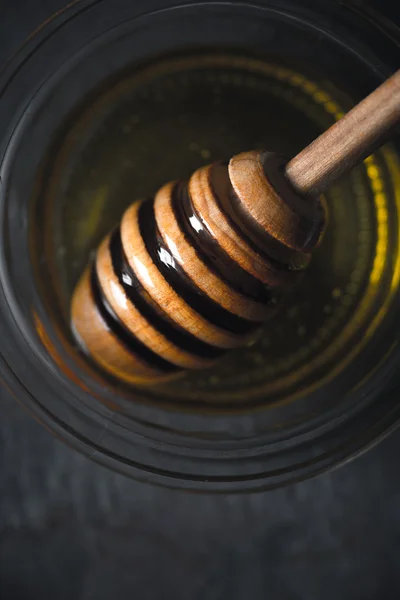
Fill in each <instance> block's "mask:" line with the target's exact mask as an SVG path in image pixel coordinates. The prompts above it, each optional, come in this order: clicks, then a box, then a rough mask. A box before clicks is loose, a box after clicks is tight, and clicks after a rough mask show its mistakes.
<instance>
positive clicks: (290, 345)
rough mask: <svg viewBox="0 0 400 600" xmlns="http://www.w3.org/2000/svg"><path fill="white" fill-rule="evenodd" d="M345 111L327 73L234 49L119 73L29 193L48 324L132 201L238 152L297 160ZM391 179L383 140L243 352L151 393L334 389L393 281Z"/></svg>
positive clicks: (344, 100) (238, 394)
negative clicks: (35, 197)
mask: <svg viewBox="0 0 400 600" xmlns="http://www.w3.org/2000/svg"><path fill="white" fill-rule="evenodd" d="M351 105H352V100H351V97H349V96H348V95H347V94H346V93H345V92H344V91H343V90H339V89H338V88H337V87H336V86H335V85H333V84H332V83H330V82H328V81H325V80H324V78H323V77H322V76H321V77H318V76H315V74H313V75H312V76H311V75H309V74H306V73H305V72H302V71H301V70H300V69H299V68H298V67H293V66H290V65H282V64H278V63H276V62H274V61H268V60H265V59H260V58H255V57H250V56H242V55H240V54H238V53H229V52H218V53H217V52H214V53H193V55H191V56H190V55H189V56H188V55H185V56H184V57H183V56H173V57H166V58H163V59H159V60H157V61H155V62H153V63H150V64H147V65H145V66H142V67H140V68H135V69H132V71H129V70H128V71H124V72H123V73H120V74H119V76H117V77H115V78H113V81H110V82H108V83H107V84H106V85H104V86H103V87H102V88H101V89H99V90H97V91H96V94H94V95H91V97H90V98H89V97H88V98H87V99H86V101H85V102H84V103H83V104H82V106H81V107H80V108H79V109H78V110H76V111H75V113H74V115H71V118H70V119H69V120H68V122H66V123H64V124H63V125H62V126H61V128H60V131H59V132H58V136H57V141H56V142H55V144H54V147H53V148H52V149H51V152H50V153H49V155H48V157H47V159H46V166H45V168H44V170H45V172H46V174H47V175H46V177H43V178H42V185H41V187H40V189H39V190H38V192H37V193H39V194H40V195H41V196H42V197H44V198H45V202H43V215H42V217H41V216H40V214H39V215H38V218H41V219H42V233H43V234H44V235H43V243H42V244H41V245H40V253H41V259H42V261H43V263H45V264H46V269H48V271H49V274H50V282H51V284H50V286H49V288H48V289H47V292H46V293H47V294H48V298H49V306H50V307H51V311H52V312H53V314H54V318H55V319H57V320H58V321H59V322H60V323H62V324H63V326H64V327H65V329H66V330H67V329H68V323H69V304H70V299H71V294H72V292H73V289H74V285H75V283H76V281H77V279H78V277H79V276H80V274H81V272H82V271H83V269H84V267H85V265H86V263H87V261H88V259H89V257H90V254H91V252H92V251H93V250H94V249H95V248H96V246H97V244H98V243H99V242H100V240H101V239H102V237H103V236H104V235H105V234H106V233H107V232H108V231H109V230H110V228H111V227H112V226H114V225H115V224H116V223H117V222H118V220H119V219H120V217H121V214H122V212H123V211H124V209H125V208H126V207H127V206H128V205H129V204H131V203H132V202H133V201H134V200H135V199H140V198H143V197H147V196H149V195H152V194H154V192H155V191H156V190H157V188H158V187H160V186H161V185H162V184H164V183H165V182H166V181H169V180H172V179H175V178H185V177H188V176H189V175H190V174H191V173H192V172H193V171H194V170H195V169H196V168H198V167H199V166H200V165H202V164H207V163H209V162H212V161H213V160H219V159H227V158H229V157H230V156H232V155H234V154H236V153H238V152H241V151H243V150H248V149H252V148H265V149H266V150H272V151H276V152H278V153H281V154H284V155H286V156H289V157H290V156H293V155H294V154H295V153H296V152H298V151H299V150H300V149H301V148H303V147H304V146H306V145H307V144H308V143H309V142H310V141H311V140H312V139H314V138H315V137H316V136H317V135H318V134H319V133H321V132H322V131H324V130H325V129H327V128H328V127H329V126H330V125H331V124H332V123H334V122H335V120H337V119H339V118H340V117H341V116H342V115H343V113H344V112H345V111H346V110H348V109H349V108H350V106H351ZM260 123H262V124H263V126H262V127H261V126H260ZM398 177H399V175H398V157H397V154H396V152H395V150H394V149H393V148H391V147H390V146H386V147H384V148H383V149H381V150H380V151H378V152H377V153H375V154H374V155H373V156H371V157H369V158H368V159H367V160H366V161H365V162H364V164H363V165H361V166H359V167H357V168H356V169H354V170H353V171H352V172H351V173H350V174H349V175H348V176H346V177H344V178H342V179H341V180H340V181H338V182H337V183H336V184H335V185H334V186H333V187H332V188H331V189H330V190H329V192H328V193H327V194H326V196H325V197H324V202H325V204H326V207H327V213H328V219H329V222H328V227H327V232H326V234H325V237H324V240H323V242H322V244H321V246H320V248H319V249H318V251H317V252H316V253H315V255H314V257H313V260H312V263H311V265H310V267H309V268H308V270H307V272H306V274H305V276H304V278H303V280H302V281H301V283H300V284H299V285H298V286H297V287H296V288H294V289H293V290H292V291H291V292H289V293H288V294H287V295H286V296H285V297H283V298H282V299H281V300H280V310H279V312H278V314H277V315H276V316H275V317H273V318H272V319H271V320H270V321H268V322H267V323H266V324H265V327H264V328H263V330H262V331H261V332H260V334H259V335H258V337H257V338H256V339H255V340H253V341H252V343H251V344H249V346H248V347H247V348H245V349H241V350H237V351H232V352H231V353H230V354H229V355H228V356H226V357H225V358H223V359H222V360H221V361H220V362H218V363H217V364H216V365H215V366H214V367H212V368H209V369H205V370H202V371H200V372H190V373H189V372H186V373H184V374H183V375H182V376H179V378H176V379H174V380H171V381H170V382H168V383H162V384H159V385H157V386H154V389H152V395H153V397H155V398H156V399H160V400H162V401H165V400H168V399H170V400H171V401H172V400H174V401H175V400H177V399H178V400H179V399H182V400H185V401H186V400H189V401H190V400H195V401H199V400H200V401H201V402H208V403H240V402H255V403H275V402H278V401H288V400H289V399H292V398H294V397H296V396H300V395H303V396H304V395H306V394H307V393H310V392H311V391H313V390H316V389H320V388H323V386H326V385H334V382H335V380H336V378H337V377H338V376H339V375H340V374H341V373H342V372H343V370H344V369H346V368H348V367H349V365H351V364H352V361H354V360H355V358H356V357H358V356H359V355H360V353H362V352H363V349H364V348H365V346H366V345H367V344H368V343H369V342H370V340H371V336H372V335H373V334H374V331H375V330H376V329H377V327H378V326H379V324H380V322H381V321H382V319H383V317H384V315H385V313H386V311H387V310H388V308H389V306H390V304H391V300H392V297H393V295H394V293H395V291H396V289H397V286H398V279H399V263H398V261H399V257H398V252H399V249H398V231H399V215H398V202H399V198H398V197H397V196H396V186H397V190H399V186H398V182H397V179H398ZM382 351H383V349H380V351H379V354H378V355H377V356H381V355H382ZM383 353H384V352H383ZM367 375H368V373H367V372H366V373H365V374H364V377H366V376H367Z"/></svg>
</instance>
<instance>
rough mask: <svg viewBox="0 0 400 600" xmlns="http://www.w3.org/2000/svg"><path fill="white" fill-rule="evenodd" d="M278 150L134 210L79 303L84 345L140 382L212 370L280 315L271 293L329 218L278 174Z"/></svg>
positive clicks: (75, 305) (174, 185)
mask: <svg viewBox="0 0 400 600" xmlns="http://www.w3.org/2000/svg"><path fill="white" fill-rule="evenodd" d="M271 156H272V155H270V154H267V153H263V152H258V153H256V152H250V153H245V154H243V155H240V156H239V157H234V158H233V159H232V160H231V162H230V164H229V166H228V165H223V164H222V163H216V164H215V165H210V166H208V167H204V168H201V169H199V170H197V171H196V172H195V173H194V174H193V175H192V177H191V178H190V180H189V182H187V183H184V182H171V183H169V184H167V185H165V186H163V187H162V188H161V189H160V190H159V191H158V193H157V194H156V196H155V198H154V200H153V199H149V200H146V201H138V202H136V203H134V204H133V205H131V206H130V207H129V208H128V209H127V210H126V212H125V213H124V215H123V217H122V220H121V224H120V227H119V228H118V229H117V230H115V231H114V232H113V233H111V234H110V235H109V236H107V237H106V238H105V240H104V241H103V242H102V243H101V245H100V247H99V249H98V250H97V253H96V259H95V261H94V264H93V265H92V266H91V267H90V268H89V269H88V270H87V271H86V272H85V273H84V275H83V277H82V279H81V281H80V282H79V283H78V285H77V288H76V290H75V292H74V297H73V301H72V307H71V318H72V326H73V330H74V332H75V334H76V336H77V339H78V341H79V343H80V344H81V346H82V348H83V349H84V351H85V352H86V353H87V354H88V355H89V356H90V357H91V358H92V359H93V360H94V361H95V362H97V363H98V364H99V365H100V366H101V367H102V368H103V369H104V370H106V371H107V372H108V373H110V374H112V375H113V376H114V377H117V378H119V379H121V380H124V381H126V382H128V383H134V384H141V383H146V382H151V381H160V380H162V379H165V378H166V377H170V376H173V375H174V373H175V372H177V371H179V370H181V369H196V368H202V367H205V366H207V365H209V364H211V363H212V362H213V361H214V360H216V359H218V358H219V357H220V356H221V354H223V353H224V352H226V351H227V350H229V349H231V348H237V347H239V346H242V345H244V344H246V343H247V341H248V340H249V339H250V338H251V337H252V336H253V335H254V332H255V330H256V329H257V328H258V327H259V326H260V325H261V324H262V323H263V322H264V321H265V319H266V318H267V317H268V316H271V315H272V314H274V313H275V303H274V302H273V301H272V298H273V296H272V290H277V289H280V288H282V287H284V286H288V285H291V284H293V283H294V282H295V281H296V278H297V271H298V270H301V269H302V268H304V267H305V266H306V265H307V263H308V260H309V254H306V253H305V250H307V252H308V251H309V250H311V249H312V248H313V247H314V246H315V244H316V243H317V240H318V238H319V235H320V231H321V228H322V224H323V219H322V216H323V215H322V212H321V209H320V205H319V202H318V201H315V203H314V204H313V205H311V204H310V203H309V202H306V203H305V202H304V201H303V199H302V198H301V197H299V196H297V195H296V194H295V193H294V192H293V190H292V189H289V188H288V184H287V182H286V180H285V179H284V178H283V175H282V173H281V174H280V175H279V174H277V173H275V174H274V175H273V176H272V178H271V179H270V177H269V174H268V173H267V171H268V170H271V164H272V163H271ZM277 160H278V163H279V164H280V162H279V161H280V160H281V159H277ZM272 162H273V161H272ZM270 163H271V164H270ZM274 164H275V163H274ZM273 168H274V167H273ZM272 170H273V169H272ZM280 185H281V186H283V187H282V190H283V191H284V195H285V196H287V198H284V197H283V196H282V193H281V192H280V191H279V189H278V188H279V186H280ZM286 188H287V189H286ZM246 211H247V212H246ZM245 213H246V214H245ZM315 232H317V234H316V235H315Z"/></svg>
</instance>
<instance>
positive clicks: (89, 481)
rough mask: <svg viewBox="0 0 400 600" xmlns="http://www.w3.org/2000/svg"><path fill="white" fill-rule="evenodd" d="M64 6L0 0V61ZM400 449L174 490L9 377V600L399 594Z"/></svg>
mask: <svg viewBox="0 0 400 600" xmlns="http://www.w3.org/2000/svg"><path fill="white" fill-rule="evenodd" d="M132 1H134V0H132ZM355 3H357V2H355ZM64 4H65V2H63V1H62V0H14V2H11V1H10V0H0V9H1V10H0V63H1V62H3V61H4V60H5V59H6V58H7V57H9V56H10V54H12V52H13V51H14V50H15V49H16V48H17V47H18V45H19V44H20V43H21V41H22V40H23V39H24V37H25V36H26V35H27V34H28V33H29V32H30V31H31V30H32V29H34V28H35V27H36V26H37V25H38V24H40V23H41V22H42V21H43V20H44V19H45V18H46V17H47V16H49V15H50V14H51V13H52V12H54V11H55V10H57V9H58V8H60V7H61V6H63V5H64ZM377 5H378V3H377ZM379 6H382V2H380V3H379ZM388 6H389V5H388ZM399 454H400V432H398V433H396V434H394V435H392V436H391V437H390V438H389V439H387V440H386V441H385V442H383V443H381V444H380V445H379V446H378V447H377V448H375V449H374V450H372V451H370V452H369V453H368V454H366V455H365V456H363V457H362V458H359V459H358V460H356V461H355V462H353V463H351V464H348V465H347V466H345V467H342V468H341V469H340V470H338V471H335V472H333V473H328V474H326V475H323V476H320V477H319V478H317V479H314V480H312V481H308V482H305V483H302V484H299V485H296V486H292V487H289V488H285V489H283V490H278V491H275V492H270V493H267V494H257V495H248V496H224V497H223V496H218V497H213V496H200V495H194V494H188V493H183V492H172V491H168V490H162V489H158V488H154V487H150V486H146V485H143V484H139V483H136V482H134V481H130V480H127V479H125V478H123V477H121V476H119V475H116V474H113V473H111V472H108V471H107V470H105V469H104V468H102V467H100V466H98V465H96V464H92V463H90V462H89V461H88V460H87V459H85V458H83V457H81V456H80V455H78V454H76V453H74V452H73V451H72V450H70V449H69V448H67V447H66V446H64V445H62V444H61V443H60V442H59V441H57V440H55V439H53V438H52V437H51V436H50V435H49V434H48V433H47V432H46V431H45V430H44V429H43V428H42V427H40V426H39V425H37V424H36V423H35V422H34V421H33V420H32V419H30V418H29V417H28V416H27V415H26V414H25V413H24V411H23V410H22V408H20V407H19V406H18V405H17V404H16V402H15V401H14V400H13V399H12V398H10V397H9V396H8V394H7V393H6V392H5V391H4V390H1V389H0V600H9V599H21V600H22V599H24V600H25V599H30V598H37V599H41V600H47V599H50V598H51V599H53V600H58V599H61V600H62V599H64V598H65V599H68V600H70V599H71V598H73V599H74V600H103V599H107V600H108V599H114V598H118V599H119V600H121V599H122V600H125V599H126V598H131V597H132V598H133V597H134V598H138V599H139V600H142V599H143V600H146V599H150V600H153V599H155V600H158V599H160V600H161V599H162V600H168V599H169V598H171V599H174V600H181V599H190V600H199V599H201V600H203V599H204V600H219V599H223V600H225V599H229V600H236V599H237V600H247V599H249V600H261V599H272V600H275V599H276V600H300V599H301V600H303V599H305V600H319V599H322V598H323V599H324V600H331V599H332V600H338V599H341V600H347V599H349V600H350V599H351V600H358V599H362V600H377V599H379V600H390V599H393V600H394V599H396V600H397V599H398V598H399V597H400V569H399V567H400V560H399V557H398V555H399V552H400V474H399V469H398V457H399Z"/></svg>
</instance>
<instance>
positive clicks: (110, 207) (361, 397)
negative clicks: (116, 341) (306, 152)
mask: <svg viewBox="0 0 400 600" xmlns="http://www.w3.org/2000/svg"><path fill="white" fill-rule="evenodd" d="M399 41H400V33H399V31H398V30H397V28H396V26H395V25H394V24H393V22H390V21H388V20H387V19H384V18H383V17H382V16H381V15H379V14H377V13H375V12H371V13H370V12H369V11H368V10H367V9H365V7H364V8H363V10H362V11H361V10H357V9H355V8H354V7H353V5H352V3H344V2H341V3H340V4H339V3H338V2H335V1H332V0H329V1H321V0H318V1H317V0H296V1H295V0H282V1H281V2H280V3H279V6H276V3H274V2H272V1H269V0H264V1H263V2H260V3H259V4H258V5H257V6H256V5H254V4H252V3H250V2H245V1H241V2H230V3H225V2H201V3H199V2H186V3H185V4H181V5H178V6H177V5H173V3H172V2H170V1H169V0H164V1H153V0H146V2H144V1H137V2H135V3H132V2H130V1H129V0H113V1H112V2H111V0H109V1H106V0H103V1H98V0H97V1H96V0H92V1H84V0H82V1H80V2H77V3H74V4H73V5H72V6H70V7H68V8H66V9H65V10H64V11H61V12H60V13H57V15H56V16H55V17H54V18H52V19H50V20H48V21H47V22H46V23H45V24H44V25H43V26H42V27H41V28H39V29H38V30H37V31H36V32H35V33H34V34H33V35H32V36H31V37H30V38H29V39H28V40H27V41H26V43H25V44H24V46H23V47H22V48H21V49H20V51H19V52H18V53H17V54H16V55H15V56H14V57H13V58H12V59H11V60H10V61H9V63H7V65H6V66H5V68H4V69H3V71H2V72H1V73H0V158H1V171H0V211H1V212H0V219H1V232H2V234H1V242H0V260H1V268H0V323H1V331H2V336H1V339H0V357H1V363H0V369H1V371H0V372H1V376H2V380H3V382H4V385H6V386H7V387H8V388H9V389H10V390H12V392H13V393H14V395H15V397H16V398H17V400H19V401H20V402H21V403H22V404H23V405H24V406H25V407H27V408H28V410H29V411H30V412H31V413H32V414H33V415H34V416H35V417H36V418H38V419H39V420H40V421H41V422H42V423H43V424H44V425H45V426H46V427H48V428H49V429H50V430H51V431H52V432H53V433H55V434H56V435H57V436H59V437H60V438H61V439H63V440H64V441H66V442H67V443H69V444H70V445H72V446H73V447H75V448H76V449H78V450H80V451H81V452H83V453H85V454H87V455H88V456H89V457H90V458H93V459H95V460H97V461H99V462H101V463H103V464H105V465H107V466H109V467H111V468H112V469H115V470H118V471H121V472H123V473H125V474H128V475H131V476H134V477H136V478H139V479H144V480H149V481H154V482H157V483H160V484H164V485H169V486H173V487H176V486H178V487H185V488H190V489H195V490H206V491H235V492H237V491H249V490H254V489H260V488H263V489H268V488H272V487H276V486H279V485H283V484H285V483H289V482H293V481H298V480H300V479H302V478H305V477H308V476H311V475H313V474H316V473H319V472H321V471H323V470H325V469H327V468H330V467H332V466H334V465H338V464H340V463H342V462H343V461H345V460H347V459H348V458H349V457H351V456H354V455H356V454H357V453H359V452H360V451H362V450H363V449H365V448H366V447H368V446H370V445H371V444H372V443H373V442H375V441H376V440H377V439H379V438H380V437H382V436H383V435H384V434H386V433H387V432H388V431H389V430H390V429H392V428H393V427H394V426H395V425H396V423H397V420H398V418H399V408H398V403H397V394H398V382H397V375H396V373H397V365H398V361H399V356H398V347H397V341H398V333H397V331H398V329H399V328H398V314H397V306H396V305H397V301H398V294H399V289H398V288H399V281H400V246H399V244H400V241H399V231H400V227H399V219H400V183H399V182H400V170H399V164H400V157H399V148H398V145H397V141H396V140H392V141H391V142H390V143H388V144H387V145H385V146H384V147H383V148H382V149H380V150H379V151H377V152H376V153H374V154H373V155H372V156H371V157H370V158H368V159H367V160H366V161H365V162H364V163H363V164H362V165H360V166H359V167H357V168H356V169H354V170H353V171H352V172H351V173H350V174H349V175H348V176H346V177H344V178H342V179H341V180H340V181H338V182H337V183H336V184H335V185H334V186H333V187H332V188H331V190H329V192H328V193H327V194H326V195H325V197H324V202H325V203H326V206H327V210H328V220H329V223H328V230H327V234H326V236H325V238H324V241H323V243H322V245H321V247H320V249H319V250H318V251H317V253H316V255H315V257H314V258H313V261H312V264H311V266H310V267H309V269H308V271H307V273H306V275H305V277H304V279H303V281H302V282H301V283H300V284H299V285H298V286H297V287H296V288H295V289H294V290H293V291H292V292H291V293H290V294H288V295H287V297H285V298H283V299H282V300H281V307H280V312H279V314H278V315H277V317H275V318H274V319H273V320H272V321H270V322H268V323H267V324H266V325H265V327H264V329H263V331H262V332H261V333H260V335H259V337H258V338H257V340H255V341H253V343H252V344H251V345H249V346H248V347H246V348H245V349H242V350H239V351H235V352H233V353H231V354H230V355H228V356H227V357H226V358H224V359H223V360H222V361H221V362H220V363H218V365H216V366H215V367H213V368H210V369H207V370H204V371H201V372H196V373H190V374H184V375H182V376H181V377H179V378H176V379H174V380H172V381H170V382H169V383H162V384H158V385H149V386H147V387H137V388H136V387H128V386H124V385H123V384H121V383H120V382H118V381H114V380H112V379H110V378H108V377H107V375H106V374H105V373H103V372H101V371H100V370H98V369H97V368H96V367H95V366H94V365H92V364H91V363H90V361H88V360H87V359H86V358H85V356H84V355H83V354H82V353H81V352H80V350H79V348H78V347H77V345H76V343H75V340H74V338H73V336H72V335H71V331H70V326H69V303H70V298H71V293H72V290H73V287H74V284H75V283H76V281H77V278H78V277H79V275H80V273H81V272H82V269H83V267H84V265H85V264H86V262H87V260H88V258H89V257H90V255H91V252H92V251H93V250H94V249H95V248H96V246H97V244H98V243H99V241H100V240H101V238H102V237H103V236H104V234H105V233H106V232H107V231H109V230H110V228H111V227H112V226H113V225H115V224H116V223H117V222H118V220H119V218H120V216H121V214H122V212H123V210H124V209H125V208H126V207H127V206H128V204H130V203H131V202H132V201H134V200H135V198H140V197H143V196H144V195H150V194H152V193H154V192H155V191H156V189H157V188H158V187H159V186H160V185H161V184H163V183H165V182H166V181H169V180H171V179H174V178H177V177H179V178H184V177H187V176H188V175H189V174H190V173H191V172H192V171H193V170H194V169H196V168H197V167H198V166H200V165H201V164H205V163H208V162H210V161H212V160H216V159H227V158H229V157H230V156H231V155H233V154H235V153H237V152H240V151H243V150H249V149H252V148H257V147H264V148H266V149H267V150H271V151H278V152H281V153H283V154H286V155H288V156H290V155H294V154H295V153H296V152H297V151H298V150H300V149H301V148H302V147H304V146H305V145H306V144H307V143H309V142H310V141H311V140H312V139H313V138H314V137H316V136H317V135H318V134H319V133H320V132H321V131H323V130H325V129H326V128H328V127H329V126H330V125H331V124H332V123H334V122H335V120H337V119H339V118H340V117H341V116H342V115H343V114H344V112H346V111H347V110H348V109H349V108H350V107H351V106H352V105H353V104H354V103H356V102H357V101H359V100H360V99H361V98H362V97H363V96H365V95H366V94H367V93H368V92H370V91H372V89H373V88H374V87H376V86H377V85H378V84H379V83H380V82H381V81H382V80H383V79H384V78H386V77H387V76H389V75H390V74H391V72H393V70H394V69H395V68H396V66H397V65H398V64H399V58H400V48H399Z"/></svg>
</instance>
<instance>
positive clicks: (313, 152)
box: [286, 71, 400, 196]
mask: <svg viewBox="0 0 400 600" xmlns="http://www.w3.org/2000/svg"><path fill="white" fill-rule="evenodd" d="M399 121H400V71H397V72H396V73H395V74H394V75H393V76H392V77H390V78H389V79H388V80H387V81H385V82H384V83H383V84H382V85H381V86H379V87H378V88H377V89H376V90H375V91H374V92H372V93H371V94H370V95H369V96H367V97H366V98H365V99H364V100H362V101H361V102H360V103H359V104H357V106H355V107H354V108H353V109H352V110H351V111H350V112H348V113H347V114H346V115H345V116H344V117H343V118H342V119H340V120H339V121H338V122H337V123H335V124H334V125H333V126H332V127H330V129H328V130H327V131H326V132H324V133H323V134H322V135H320V136H319V137H318V138H317V139H316V140H314V142H312V144H310V145H309V146H307V148H305V149H304V150H303V151H302V152H300V153H299V154H298V155H297V156H296V157H295V158H293V159H292V160H291V161H290V162H289V163H288V164H287V166H286V177H287V179H288V180H289V181H290V183H291V184H292V186H293V188H294V189H295V190H296V191H297V192H298V193H299V194H307V195H314V196H315V195H318V194H321V193H322V192H323V191H324V190H325V189H326V188H327V187H329V185H330V184H331V183H332V182H333V181H334V180H335V179H337V178H338V177H339V176H340V175H342V174H343V173H345V172H346V171H348V170H350V169H351V168H352V167H354V166H355V165H356V164H357V163H359V162H361V160H363V159H364V158H366V157H367V156H368V155H369V154H371V153H372V152H373V151H374V150H375V149H376V148H377V147H378V146H379V145H381V144H382V143H383V142H384V141H385V138H386V136H387V135H388V134H389V133H390V132H391V131H392V129H393V127H395V126H396V125H397V124H398V123H399Z"/></svg>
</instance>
